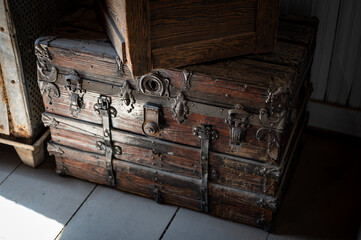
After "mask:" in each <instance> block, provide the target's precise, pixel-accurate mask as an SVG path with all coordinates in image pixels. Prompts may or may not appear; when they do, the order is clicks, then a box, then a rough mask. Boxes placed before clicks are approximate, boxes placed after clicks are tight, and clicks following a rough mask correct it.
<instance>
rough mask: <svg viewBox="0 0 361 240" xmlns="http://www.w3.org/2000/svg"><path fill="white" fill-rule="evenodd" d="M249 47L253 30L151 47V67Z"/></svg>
mask: <svg viewBox="0 0 361 240" xmlns="http://www.w3.org/2000/svg"><path fill="white" fill-rule="evenodd" d="M250 49H255V33H253V32H252V33H244V34H236V35H231V36H225V37H221V38H216V39H209V40H204V41H198V42H191V43H185V44H178V45H175V46H169V47H164V48H158V49H152V56H153V68H166V67H169V66H172V67H181V66H185V65H190V64H196V63H201V62H204V61H212V60H216V59H220V58H226V57H235V56H238V55H239V54H240V53H246V52H249V51H250ZM262 52H264V50H263V51H262ZM232 53H233V54H232Z"/></svg>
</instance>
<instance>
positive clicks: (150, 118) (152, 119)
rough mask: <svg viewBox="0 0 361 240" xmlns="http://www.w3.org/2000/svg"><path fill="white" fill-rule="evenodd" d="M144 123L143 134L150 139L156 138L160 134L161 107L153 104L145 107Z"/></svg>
mask: <svg viewBox="0 0 361 240" xmlns="http://www.w3.org/2000/svg"><path fill="white" fill-rule="evenodd" d="M143 107H144V121H143V125H142V130H143V133H144V134H145V135H147V136H150V137H156V136H158V135H159V133H160V127H159V122H160V116H159V112H160V107H159V106H156V105H152V104H145V105H144V106H143Z"/></svg>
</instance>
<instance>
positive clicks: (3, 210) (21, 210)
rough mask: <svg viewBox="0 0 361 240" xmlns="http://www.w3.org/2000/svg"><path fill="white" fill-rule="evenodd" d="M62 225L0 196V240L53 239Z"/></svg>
mask: <svg viewBox="0 0 361 240" xmlns="http://www.w3.org/2000/svg"><path fill="white" fill-rule="evenodd" d="M63 226H64V225H63V224H61V223H59V222H57V221H55V220H54V219H51V218H48V217H46V216H44V215H42V214H39V213H37V212H35V211H34V210H32V209H29V208H26V207H24V206H22V205H20V204H18V203H16V202H14V201H11V200H9V199H6V198H4V197H3V196H0V239H6V240H13V239H14V240H19V239H37V240H41V239H46V240H49V239H54V238H55V237H56V235H55V236H52V235H54V233H58V232H59V231H60V230H61V229H62V228H63Z"/></svg>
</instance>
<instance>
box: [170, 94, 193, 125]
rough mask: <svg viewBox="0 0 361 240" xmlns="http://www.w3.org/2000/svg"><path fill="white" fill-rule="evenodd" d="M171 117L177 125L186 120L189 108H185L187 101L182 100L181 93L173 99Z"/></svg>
mask: <svg viewBox="0 0 361 240" xmlns="http://www.w3.org/2000/svg"><path fill="white" fill-rule="evenodd" d="M172 111H173V116H174V118H175V119H176V120H177V122H178V123H183V122H184V120H186V117H187V114H188V113H189V108H188V107H187V101H186V100H185V99H184V95H183V93H179V94H178V96H177V98H175V99H174V105H173V106H172Z"/></svg>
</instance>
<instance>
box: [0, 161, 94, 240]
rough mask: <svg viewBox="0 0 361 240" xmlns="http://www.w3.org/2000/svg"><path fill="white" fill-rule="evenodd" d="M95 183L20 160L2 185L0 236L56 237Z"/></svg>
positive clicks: (16, 238)
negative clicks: (58, 173)
mask: <svg viewBox="0 0 361 240" xmlns="http://www.w3.org/2000/svg"><path fill="white" fill-rule="evenodd" d="M15 156H16V154H14V157H13V158H15V159H13V160H16V157H15ZM9 165H12V164H11V163H9ZM8 167H9V166H8ZM8 167H5V169H6V168H8ZM1 168H4V164H1ZM94 186H95V184H92V183H88V182H85V181H79V180H77V179H74V178H61V177H59V176H57V175H56V174H55V173H54V166H47V165H46V164H43V165H42V166H41V167H40V168H38V169H32V168H30V167H28V166H25V165H24V164H21V165H20V166H19V167H18V168H17V169H16V170H15V171H14V172H13V173H12V174H11V175H10V176H9V177H8V178H7V179H6V180H5V181H4V182H3V183H2V184H1V185H0V239H6V240H12V239H14V240H21V239H30V240H42V239H44V240H49V239H55V238H56V236H57V235H58V234H59V232H60V231H61V229H62V228H63V226H64V225H65V224H66V223H67V222H68V220H69V219H70V218H71V217H72V215H73V214H74V212H75V211H76V210H77V209H78V207H79V206H80V205H81V203H82V202H83V201H84V199H85V198H86V197H87V196H88V195H89V193H90V192H91V190H92V189H93V188H94Z"/></svg>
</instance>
